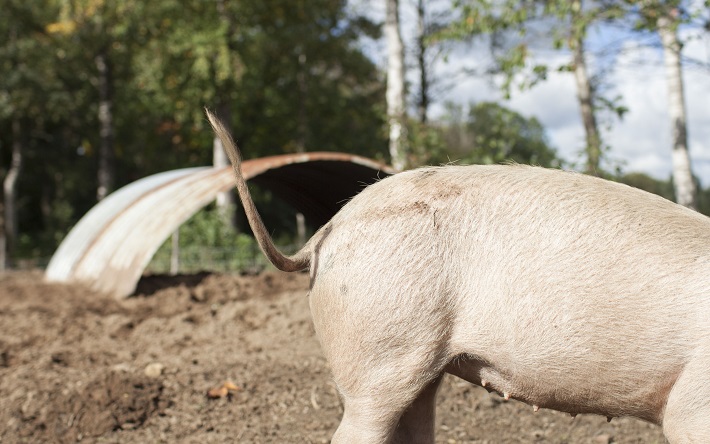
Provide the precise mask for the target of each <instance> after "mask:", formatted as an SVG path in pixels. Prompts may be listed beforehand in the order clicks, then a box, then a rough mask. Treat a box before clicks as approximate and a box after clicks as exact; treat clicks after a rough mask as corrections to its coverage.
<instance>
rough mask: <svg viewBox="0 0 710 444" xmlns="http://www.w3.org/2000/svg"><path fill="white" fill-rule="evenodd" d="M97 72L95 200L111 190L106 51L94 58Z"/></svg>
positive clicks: (109, 83) (110, 80) (110, 74)
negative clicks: (97, 138)
mask: <svg viewBox="0 0 710 444" xmlns="http://www.w3.org/2000/svg"><path fill="white" fill-rule="evenodd" d="M95 62H96V68H97V70H98V73H99V79H98V80H99V81H98V87H99V128H100V129H99V136H100V141H99V165H98V174H97V178H98V187H97V189H96V200H97V201H101V200H102V199H103V198H104V197H106V196H108V194H109V193H110V192H111V191H112V190H113V186H114V152H113V67H112V66H111V61H110V60H109V57H108V54H107V52H106V51H102V52H101V53H99V55H97V56H96V59H95Z"/></svg>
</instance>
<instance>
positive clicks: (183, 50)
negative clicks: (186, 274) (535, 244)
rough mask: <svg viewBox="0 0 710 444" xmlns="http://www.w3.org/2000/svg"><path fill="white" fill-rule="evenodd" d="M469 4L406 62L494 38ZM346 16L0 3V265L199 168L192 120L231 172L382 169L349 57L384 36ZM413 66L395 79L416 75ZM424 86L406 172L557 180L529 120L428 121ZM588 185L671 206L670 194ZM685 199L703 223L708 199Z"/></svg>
mask: <svg viewBox="0 0 710 444" xmlns="http://www.w3.org/2000/svg"><path fill="white" fill-rule="evenodd" d="M389 1H391V0H388V2H389ZM373 3H376V2H374V1H373ZM395 3H396V2H395ZM469 3H470V4H466V2H463V3H462V2H454V4H453V6H452V8H451V11H458V12H459V13H458V14H453V15H447V16H446V20H448V22H447V23H444V24H442V23H435V25H436V26H432V27H430V28H428V29H426V30H424V28H422V32H424V31H426V32H427V33H428V34H427V35H424V34H422V35H421V38H420V39H418V40H417V42H418V44H419V50H420V51H421V52H422V53H426V49H427V48H434V47H435V46H436V45H441V42H442V41H460V40H465V39H466V38H469V37H470V36H471V35H474V34H480V33H485V32H491V33H493V32H498V31H499V28H496V29H493V28H491V29H483V28H482V29H472V28H471V29H469V28H466V26H465V25H466V24H467V23H469V19H468V16H467V15H466V14H468V13H470V12H471V11H472V9H471V8H470V6H471V4H476V2H469ZM481 3H482V4H483V2H481ZM523 3H525V2H523ZM532 3H534V2H532ZM418 4H419V6H420V7H421V8H423V2H418ZM457 8H458V9H457ZM353 11H356V9H352V8H349V7H348V4H347V2H346V1H344V0H269V1H264V0H240V1H229V0H210V1H207V0H151V1H141V0H120V1H108V0H45V1H43V2H28V1H25V0H0V177H1V178H2V182H3V193H2V200H1V203H2V211H0V225H1V227H0V256H1V257H0V262H2V263H3V264H6V263H9V264H17V263H19V261H20V260H22V259H32V258H47V257H49V256H50V255H51V253H52V252H53V251H54V249H55V248H56V246H57V245H58V243H59V242H60V241H61V239H62V238H63V236H64V235H65V234H66V233H67V231H68V230H69V229H70V228H71V226H72V225H73V224H74V223H75V222H76V221H77V220H78V219H79V218H80V217H81V216H82V215H83V214H84V213H85V212H86V211H87V210H88V209H90V208H91V207H92V206H93V205H95V204H96V202H97V201H98V200H100V199H102V198H103V197H105V196H106V195H107V194H108V193H110V192H111V191H113V190H115V189H117V188H119V187H121V186H123V185H125V184H127V183H130V182H132V181H135V180H136V179H139V178H141V177H145V176H147V175H150V174H153V173H156V172H159V171H165V170H170V169H175V168H183V167H189V166H196V165H210V164H212V161H213V150H212V144H213V138H212V134H211V132H210V131H209V128H208V125H207V124H206V120H205V118H204V114H203V107H204V106H208V107H210V108H211V109H214V110H216V112H217V113H218V114H220V115H221V116H222V117H223V118H225V119H226V120H227V122H229V124H230V125H231V127H232V128H234V129H235V134H236V137H237V138H238V141H239V143H240V146H241V148H242V149H243V151H244V153H245V156H246V157H259V156H264V155H270V154H278V153H285V152H286V153H288V152H299V151H304V150H305V151H315V150H319V151H320V150H330V151H343V152H351V153H357V154H361V155H364V156H368V157H372V158H375V159H378V160H381V161H383V162H390V161H391V160H392V159H391V157H390V153H391V147H389V149H388V143H389V142H390V140H389V139H390V135H389V133H388V128H387V127H388V114H387V113H388V107H387V101H386V97H385V95H386V94H385V91H386V85H387V76H386V69H385V68H384V67H382V66H377V65H376V64H375V62H374V61H373V59H374V57H373V55H372V54H368V53H366V51H365V49H364V48H366V47H367V45H364V44H363V42H364V41H379V40H380V39H381V37H382V34H383V24H382V23H376V22H373V20H372V19H371V18H368V17H366V16H363V15H360V14H358V13H355V12H353ZM422 11H423V9H422ZM476 13H477V14H479V15H480V14H482V13H481V12H480V11H479V12H476ZM496 14H498V13H496ZM496 14H492V15H489V18H495V17H494V16H496ZM477 17H478V16H477ZM519 19H520V18H519V17H517V16H516V17H515V20H517V21H518V23H520V20H519ZM496 20H498V21H499V24H500V23H502V22H501V21H500V17H498V18H496ZM491 23H492V22H491ZM506 26H507V25H506ZM500 29H502V28H500ZM511 48H512V49H515V48H516V47H511ZM510 54H514V52H511V53H510ZM429 57H431V53H429ZM421 60H422V64H420V65H419V66H418V67H416V66H415V67H410V69H415V70H416V69H421V70H424V69H425V65H426V63H427V55H426V54H424V55H422V57H421ZM501 60H503V59H501ZM505 61H506V63H508V65H507V66H509V67H513V66H515V63H513V64H511V63H510V59H505ZM510 72H511V73H512V72H513V70H510ZM538 74H540V72H539V70H538ZM426 76H431V73H429V74H422V76H420V78H421V79H422V82H421V84H420V85H419V86H416V85H408V86H409V87H408V88H407V89H408V96H407V97H405V100H406V101H407V105H406V107H405V112H404V114H405V115H404V125H405V127H406V128H407V131H405V132H403V134H405V136H406V142H405V145H406V147H407V152H406V157H407V164H408V165H409V166H416V165H418V164H423V163H429V164H436V163H447V162H449V161H461V162H462V163H497V162H502V161H507V160H514V161H516V162H521V163H535V164H539V165H544V166H552V167H556V166H564V162H563V161H562V160H561V159H560V158H558V156H557V154H556V152H555V149H554V147H552V146H551V145H550V143H549V141H548V139H547V137H546V135H545V131H544V128H543V127H542V125H541V124H540V123H539V122H538V121H537V120H535V119H534V118H532V119H531V118H526V117H524V116H521V115H520V114H518V113H516V112H514V111H512V110H510V109H507V108H506V107H505V106H503V105H501V104H497V103H478V104H472V105H471V106H470V108H466V109H464V108H461V107H457V106H454V105H448V107H447V112H446V114H445V115H444V116H441V117H440V118H438V119H437V120H436V121H432V120H431V119H430V118H427V115H426V107H427V106H429V105H430V103H431V102H432V101H433V100H434V99H433V98H432V97H430V96H428V95H427V94H428V93H427V91H426V90H425V88H424V86H425V84H426V80H427V78H426ZM429 80H431V79H429ZM420 87H421V88H420ZM422 107H424V112H423V113H422ZM417 108H418V111H412V112H411V113H409V112H407V109H411V110H414V109H417ZM410 115H411V116H410ZM600 173H601V174H603V175H607V176H609V177H616V178H618V179H621V180H626V181H627V182H630V183H632V184H634V185H636V186H640V187H642V188H645V189H648V190H649V191H652V192H656V193H659V194H662V195H664V196H665V197H668V198H671V199H673V198H674V191H673V187H672V185H671V184H670V183H665V182H661V181H657V180H654V179H651V178H649V177H647V176H645V175H642V174H635V175H629V176H625V177H621V176H620V175H619V174H618V172H615V171H611V172H600ZM698 195H699V200H698V202H699V204H698V207H699V208H700V210H701V211H705V212H707V211H708V210H709V209H710V208H709V206H708V201H710V199H709V198H708V197H707V190H705V191H701V192H700V193H699V194H698ZM258 197H260V198H262V199H266V200H269V199H271V197H270V196H269V195H268V193H259V196H258ZM275 208H276V210H274V211H273V212H271V213H269V211H268V210H267V214H266V218H267V219H270V220H269V221H267V224H273V225H275V226H282V227H285V228H284V229H285V230H287V231H288V229H289V228H288V227H292V226H293V225H294V222H293V220H294V219H293V217H292V214H288V212H285V213H284V212H279V211H278V210H279V209H280V207H278V206H277V207H275ZM201 220H202V222H200V224H199V227H200V230H203V231H204V230H207V229H208V228H206V226H205V222H204V220H205V219H204V218H202V219H201ZM270 226H271V225H270ZM217 231H219V230H217ZM187 238H188V239H191V237H190V236H187ZM193 238H195V239H198V241H200V242H201V241H202V240H199V239H200V238H199V236H197V237H193ZM214 242H215V243H219V240H216V241H214ZM5 251H8V252H9V254H8V255H7V256H4V255H3V254H2V252H5Z"/></svg>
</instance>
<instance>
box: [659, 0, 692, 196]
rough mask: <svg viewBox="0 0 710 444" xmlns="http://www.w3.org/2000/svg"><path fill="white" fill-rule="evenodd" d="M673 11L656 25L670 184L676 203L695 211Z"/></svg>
mask: <svg viewBox="0 0 710 444" xmlns="http://www.w3.org/2000/svg"><path fill="white" fill-rule="evenodd" d="M674 12H675V10H673V11H670V12H669V13H665V14H662V15H661V16H660V17H659V19H658V22H657V26H658V33H659V35H660V36H661V42H662V43H663V58H664V61H665V67H666V81H667V83H668V114H669V116H670V119H671V123H672V134H673V184H674V186H675V195H676V202H678V203H679V204H681V205H683V206H686V207H688V208H691V209H693V210H696V209H697V202H696V195H697V190H696V187H695V181H694V180H693V173H692V169H691V166H690V155H689V154H688V133H687V129H686V128H687V126H686V117H685V98H684V96H683V77H682V68H681V61H680V50H681V46H682V45H681V43H680V41H678V34H677V32H676V27H677V21H676V20H675V19H674V18H673V17H672V16H673V13H674Z"/></svg>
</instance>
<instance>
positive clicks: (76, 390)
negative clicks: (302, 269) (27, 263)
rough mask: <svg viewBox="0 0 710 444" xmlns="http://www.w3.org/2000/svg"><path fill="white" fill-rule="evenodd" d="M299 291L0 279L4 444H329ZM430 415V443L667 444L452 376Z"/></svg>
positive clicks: (327, 390) (647, 429)
mask: <svg viewBox="0 0 710 444" xmlns="http://www.w3.org/2000/svg"><path fill="white" fill-rule="evenodd" d="M307 286H308V278H307V276H305V275H302V274H291V275H287V274H281V273H264V274H262V275H259V276H232V275H213V274H199V275H189V276H178V277H159V276H158V277H147V278H144V279H143V280H142V281H141V283H140V285H139V288H138V292H137V296H135V297H132V298H130V299H128V300H125V301H120V302H117V301H114V300H112V299H110V298H108V297H106V296H104V295H101V294H97V293H94V292H92V291H89V290H87V289H85V288H83V287H80V286H72V285H51V284H47V283H44V282H43V281H42V275H41V273H39V272H14V273H7V274H5V275H2V276H0V442H2V443H39V442H58V443H70V442H76V441H81V442H92V443H93V442H97V443H158V442H166V443H178V442H179V443H230V442H239V443H326V442H328V440H329V438H330V436H331V435H332V433H333V432H334V430H335V428H336V427H337V425H338V422H339V419H340V416H341V414H342V406H341V404H340V401H339V398H338V396H337V394H336V391H335V387H334V385H333V383H332V382H331V380H330V375H329V370H328V367H327V365H326V362H325V360H324V358H323V356H322V355H321V352H320V349H319V346H318V343H317V341H316V339H315V337H314V332H313V326H312V324H311V319H310V314H309V310H308V300H307V296H306V292H307V291H306V288H307ZM227 381H230V382H232V383H233V384H235V385H236V386H237V387H238V390H233V389H232V390H229V389H228V388H227V386H224V383H225V382H227ZM220 388H221V389H220ZM210 389H216V390H214V391H213V392H212V394H213V395H215V396H217V397H216V398H214V399H211V398H210V397H208V395H207V392H208V391H209V390H210ZM219 395H223V396H222V397H220V396H219ZM437 413H438V418H437V443H610V442H614V443H663V442H665V441H664V439H663V437H662V434H661V431H660V429H659V428H658V427H656V426H653V425H651V424H647V423H644V422H641V421H637V420H632V419H628V418H622V419H614V420H613V421H612V422H611V423H607V422H606V418H602V417H598V416H584V415H580V416H578V417H577V418H576V419H572V418H570V417H569V416H568V415H565V414H562V413H557V412H552V411H547V410H541V411H540V412H538V413H533V410H532V408H531V407H529V406H527V405H524V404H521V403H518V402H513V401H510V402H505V401H502V400H501V399H500V398H499V397H498V396H497V395H490V394H488V393H487V392H486V391H485V390H484V389H481V388H479V387H475V386H472V385H470V384H468V383H465V382H463V381H460V380H458V379H456V378H454V377H447V379H446V380H445V382H444V385H443V387H442V389H441V391H440V393H439V397H438V410H437Z"/></svg>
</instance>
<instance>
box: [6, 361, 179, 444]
mask: <svg viewBox="0 0 710 444" xmlns="http://www.w3.org/2000/svg"><path fill="white" fill-rule="evenodd" d="M53 359H55V357H53ZM57 362H59V361H57ZM38 388H39V387H38ZM162 392H163V387H162V383H161V382H160V381H158V380H155V379H151V378H148V377H146V376H140V375H133V374H129V373H125V372H121V371H120V370H119V371H104V372H102V373H101V374H100V375H98V376H97V377H95V378H94V379H93V380H91V381H89V382H88V383H87V384H85V385H84V384H82V385H79V386H78V387H75V388H73V389H71V390H65V391H63V392H62V393H60V394H59V395H58V396H52V393H49V392H41V391H39V390H38V391H31V392H28V393H27V395H26V396H25V397H24V399H21V400H22V402H21V403H20V402H18V403H16V404H15V412H14V413H15V418H18V419H20V427H19V430H18V432H19V433H18V435H19V436H21V437H23V438H28V439H31V441H32V442H61V443H72V442H77V441H81V440H83V439H85V438H96V437H100V436H102V435H104V434H106V433H109V432H112V431H116V430H131V429H134V428H136V427H141V426H142V425H143V424H145V422H146V421H147V420H148V418H150V417H151V416H152V415H154V414H162V412H163V411H164V410H165V408H166V407H167V406H168V405H169V401H168V400H166V399H163V397H162Z"/></svg>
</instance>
